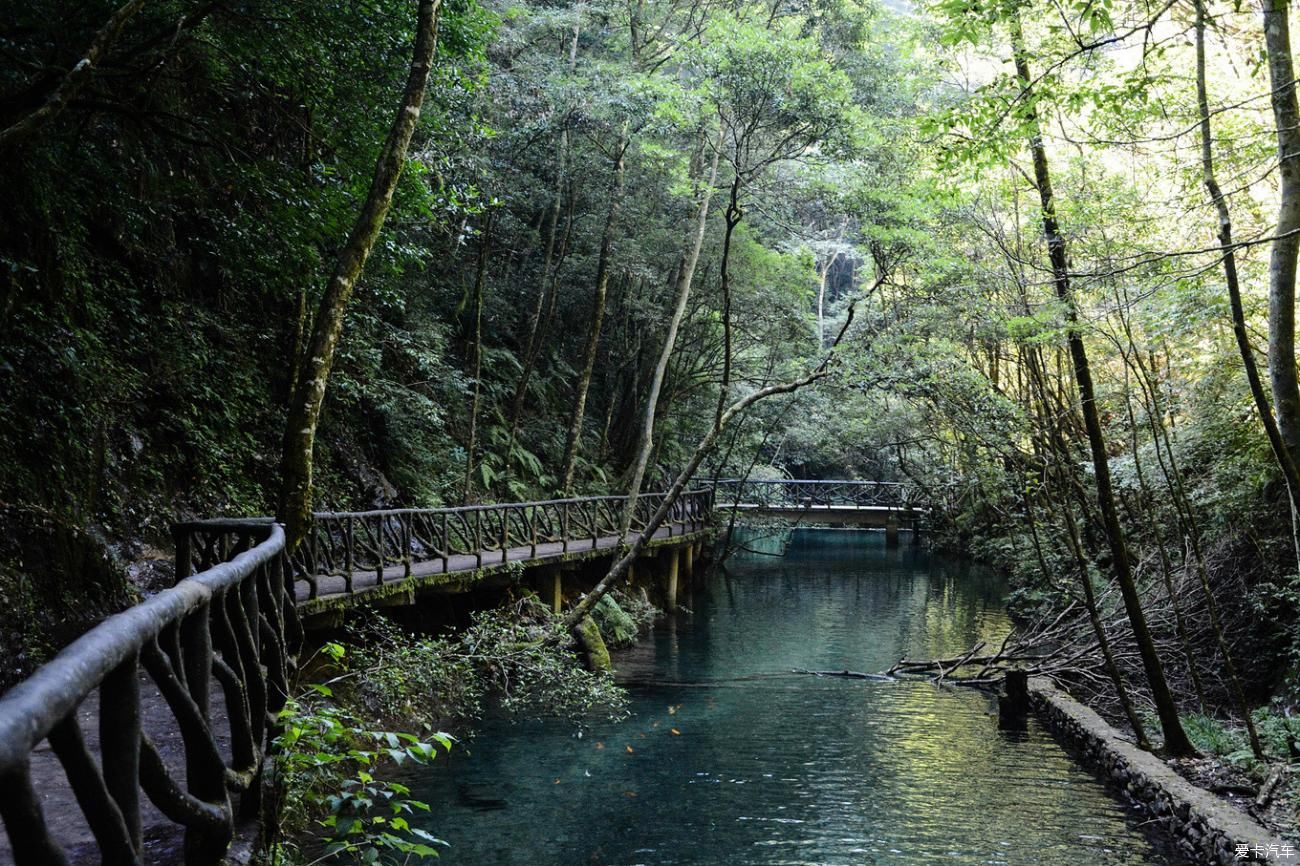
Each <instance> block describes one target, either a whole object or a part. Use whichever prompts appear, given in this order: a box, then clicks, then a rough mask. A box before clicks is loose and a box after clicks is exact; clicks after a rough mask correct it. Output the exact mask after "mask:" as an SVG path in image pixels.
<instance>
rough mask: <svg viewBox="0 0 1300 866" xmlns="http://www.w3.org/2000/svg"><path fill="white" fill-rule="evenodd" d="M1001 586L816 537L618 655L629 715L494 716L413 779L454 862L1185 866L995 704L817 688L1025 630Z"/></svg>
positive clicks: (842, 537)
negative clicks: (1000, 720) (533, 719)
mask: <svg viewBox="0 0 1300 866" xmlns="http://www.w3.org/2000/svg"><path fill="white" fill-rule="evenodd" d="M1004 594H1005V586H1004V585H1003V584H1002V582H1001V581H1000V580H998V579H997V578H996V577H994V576H993V575H991V574H989V573H988V572H986V571H983V570H981V569H977V568H971V567H966V566H963V565H962V564H961V563H958V562H954V561H952V560H947V559H943V558H940V557H931V556H929V555H927V554H926V553H925V552H924V551H920V550H916V549H912V548H908V547H906V546H904V547H902V548H895V549H887V548H886V547H885V545H884V543H883V536H882V535H881V534H879V533H866V532H861V531H847V532H846V531H832V530H800V531H798V532H796V534H795V536H794V538H793V540H792V543H791V544H790V545H789V547H788V549H787V550H786V552H785V555H784V556H757V555H746V556H743V557H740V558H737V559H736V560H734V562H733V565H732V567H731V568H730V573H729V574H726V575H718V576H715V577H714V578H712V579H711V580H710V582H708V583H707V584H706V585H705V586H703V587H701V588H699V589H697V590H696V592H695V593H694V595H693V596H692V597H687V598H684V599H683V603H684V604H685V605H686V606H687V607H690V608H692V610H693V613H691V614H685V615H681V616H678V617H677V618H676V619H675V621H670V622H669V623H666V624H665V625H664V626H662V627H661V628H659V629H657V630H656V631H655V633H654V635H653V636H652V638H651V639H648V640H646V641H645V642H643V643H642V644H641V645H640V646H638V647H637V648H635V649H634V650H631V651H628V652H626V653H623V654H622V655H621V656H620V657H619V658H618V659H617V660H616V663H617V664H618V667H619V671H620V677H621V678H623V679H624V680H625V681H626V682H627V683H628V685H629V688H630V690H631V692H632V699H633V700H632V704H633V706H632V709H633V713H634V715H633V717H632V718H631V719H629V720H628V721H626V722H623V723H619V724H612V723H602V724H597V725H595V726H594V727H592V728H590V729H589V730H587V731H586V732H584V734H583V735H582V736H581V737H578V736H575V732H574V729H573V727H572V726H570V725H566V724H562V723H558V722H556V723H529V724H521V725H511V724H509V723H506V722H491V723H488V724H487V725H485V726H484V728H483V730H482V732H481V734H480V735H479V736H478V737H477V739H475V740H474V741H473V742H472V743H470V744H468V745H467V746H466V747H463V748H459V749H457V750H455V751H454V752H453V755H452V758H451V760H450V761H449V762H448V763H447V764H446V765H444V766H442V767H439V768H436V769H432V770H426V771H425V773H426V774H425V775H422V776H420V777H418V778H416V779H415V780H414V787H415V793H416V795H418V796H420V797H422V798H424V799H427V800H428V801H429V802H430V803H431V804H432V806H433V812H432V816H431V817H430V819H429V824H428V829H430V830H431V831H433V832H435V833H437V834H438V835H440V836H441V837H442V838H444V839H446V840H447V841H448V842H450V843H451V847H450V848H449V849H448V850H446V851H445V853H444V854H443V858H442V861H441V862H443V863H447V864H485V863H493V864H564V866H568V864H586V863H598V864H634V863H643V864H846V866H847V864H855V866H856V864H888V866H896V864H929V863H945V864H957V866H962V864H1025V866H1028V864H1049V866H1050V864H1087V866H1091V864H1096V866H1111V864H1164V866H1168V864H1170V863H1173V862H1175V861H1171V860H1168V859H1166V858H1164V857H1163V856H1161V855H1160V854H1159V853H1157V852H1156V851H1155V850H1153V848H1152V845H1151V842H1150V841H1149V840H1148V839H1147V838H1146V837H1145V836H1144V835H1143V834H1142V833H1141V832H1140V831H1139V830H1138V829H1137V828H1136V827H1134V826H1133V825H1132V823H1131V822H1129V821H1128V820H1127V819H1126V815H1125V810H1124V807H1123V806H1122V805H1121V804H1120V803H1119V802H1117V801H1116V800H1114V799H1113V798H1111V797H1110V796H1109V795H1108V794H1107V793H1106V792H1105V790H1104V789H1103V788H1102V786H1101V785H1100V784H1098V783H1097V782H1096V781H1095V780H1094V779H1093V778H1092V776H1090V775H1089V774H1088V773H1086V772H1084V771H1082V770H1080V769H1078V768H1077V767H1075V766H1074V765H1073V764H1072V763H1071V762H1070V760H1069V759H1068V758H1067V756H1066V755H1065V754H1064V753H1063V752H1062V751H1061V749H1060V748H1059V747H1058V746H1057V745H1056V744H1055V742H1054V741H1053V740H1052V739H1051V738H1050V736H1048V735H1047V734H1046V733H1045V732H1044V731H1043V730H1042V729H1041V728H1039V727H1038V726H1037V725H1036V724H1033V723H1032V722H1031V725H1030V728H1029V730H1028V732H1026V733H1023V734H1018V735H1008V734H1005V733H1001V732H999V731H998V730H997V719H996V714H995V707H994V706H993V705H992V704H991V702H990V699H989V698H988V697H987V696H985V695H983V694H979V693H974V692H966V691H960V690H954V689H937V688H935V687H933V686H931V685H929V684H927V683H922V682H885V683H882V682H865V681H852V680H843V679H821V678H816V677H809V676H800V675H795V674H792V673H790V671H791V669H793V668H813V669H839V668H852V669H855V670H881V669H884V668H887V667H888V666H889V665H890V664H892V663H893V662H894V661H896V660H897V659H898V658H899V657H900V656H902V655H911V656H920V655H949V654H952V653H954V652H959V651H961V650H963V649H965V648H967V647H968V646H970V644H971V643H973V642H974V641H975V640H979V639H988V640H990V641H993V640H1000V639H1001V637H1002V636H1003V635H1004V634H1005V632H1006V630H1007V629H1008V628H1009V623H1008V620H1007V616H1006V613H1005V611H1004V608H1003V598H1004Z"/></svg>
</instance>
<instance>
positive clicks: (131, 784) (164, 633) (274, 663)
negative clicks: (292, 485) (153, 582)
mask: <svg viewBox="0 0 1300 866" xmlns="http://www.w3.org/2000/svg"><path fill="white" fill-rule="evenodd" d="M182 536H184V537H185V538H186V539H188V547H187V549H186V550H185V551H183V556H184V560H183V562H184V565H183V566H182V565H181V564H179V563H178V571H182V572H184V571H188V569H189V568H190V567H191V564H192V563H198V564H201V565H203V566H205V567H204V568H203V569H202V570H200V571H199V573H197V574H193V575H192V576H185V577H184V578H183V579H182V580H180V581H179V582H178V583H177V584H176V586H174V587H172V588H171V589H168V590H164V591H163V592H161V593H159V594H158V595H155V596H153V597H152V598H149V599H147V600H146V601H143V602H141V603H140V604H138V605H136V606H135V607H132V608H130V609H128V610H125V611H123V612H121V613H119V614H116V615H114V616H111V617H109V618H108V619H106V620H104V622H102V623H100V624H99V625H98V626H96V627H95V628H93V629H91V630H90V631H88V632H87V633H86V634H84V635H82V636H81V637H80V638H78V639H77V640H76V641H75V642H73V643H72V644H71V645H69V646H68V647H67V648H66V649H64V650H63V651H62V652H60V653H59V654H58V655H57V656H56V657H55V658H54V659H53V660H52V661H51V662H49V663H48V664H46V665H45V666H43V667H41V668H40V669H39V670H38V671H37V672H36V673H35V674H33V675H32V676H31V677H29V678H28V679H27V680H25V681H23V682H22V683H19V684H18V685H16V686H14V687H13V689H11V690H10V691H9V692H8V693H7V694H6V695H5V696H4V697H3V698H0V817H3V819H4V824H5V830H6V831H7V833H8V836H9V841H10V845H11V846H12V852H13V856H14V861H15V863H16V864H18V866H62V864H65V863H66V862H67V857H66V853H65V852H64V851H63V849H62V847H61V846H60V845H59V843H58V842H57V841H55V839H54V838H53V834H52V833H51V831H50V828H49V826H48V825H47V822H46V819H45V815H44V814H43V812H42V809H41V796H40V794H39V793H38V791H37V789H36V787H35V786H34V784H33V777H32V772H31V763H32V757H33V750H35V749H36V747H37V745H38V744H39V743H40V742H41V741H42V740H46V739H48V741H49V744H50V747H51V750H52V751H53V754H54V756H55V757H56V758H57V761H58V764H59V765H61V767H62V770H63V772H64V773H65V774H66V776H67V780H68V784H69V785H70V786H71V788H72V792H73V794H74V795H75V797H76V802H77V804H78V805H79V806H80V809H81V811H82V813H83V815H84V818H85V823H86V825H87V826H88V827H89V829H90V831H91V833H92V834H93V836H94V840H95V842H96V843H97V845H98V847H99V850H100V852H101V854H102V861H103V862H104V863H105V864H136V863H141V862H144V861H145V860H146V859H147V857H146V855H145V852H144V849H143V847H142V846H143V839H142V828H141V796H140V795H141V792H143V793H144V795H145V797H147V798H148V799H149V800H150V801H151V802H152V803H153V804H154V805H155V806H156V807H157V809H158V811H160V812H161V813H162V814H163V815H164V816H165V817H166V818H167V819H168V820H170V821H172V822H174V823H175V824H178V825H180V826H181V827H183V828H184V832H185V845H184V858H185V863H186V864H187V866H215V864H217V863H220V862H221V861H222V859H223V858H224V856H225V851H226V848H227V845H228V844H229V842H230V840H231V838H232V837H233V834H234V827H235V821H236V819H237V817H240V816H252V815H254V814H255V813H256V811H257V809H258V791H259V789H260V779H259V773H260V770H261V766H262V756H263V754H264V753H265V750H266V747H267V744H268V740H269V737H270V736H271V730H272V725H273V722H272V721H271V720H272V719H273V718H274V716H275V714H276V713H277V712H278V711H279V710H280V708H281V707H282V706H283V705H284V702H285V699H286V695H287V690H288V684H289V680H290V676H291V671H292V669H293V665H294V664H295V656H296V653H297V648H298V645H299V642H300V640H301V636H302V632H301V628H300V626H299V623H298V615H297V608H296V606H295V603H294V598H293V594H292V590H291V587H290V586H289V585H288V582H287V581H286V580H285V570H286V569H285V561H284V556H283V552H284V533H283V531H282V530H281V529H280V527H279V526H277V525H274V524H272V523H270V522H269V521H238V520H235V521H203V522H201V523H194V524H186V525H182V526H181V527H179V532H178V537H182ZM213 677H215V678H216V680H217V683H218V684H219V685H220V687H221V695H222V698H223V699H224V702H225V711H224V713H221V714H220V716H221V718H224V719H225V720H227V721H228V723H229V724H228V732H229V746H228V749H229V753H230V755H231V758H230V760H229V761H227V759H226V758H225V757H224V756H223V752H224V751H225V750H226V749H225V747H223V745H222V742H221V741H220V739H219V735H218V734H217V733H216V731H215V730H214V729H215V728H218V727H219V726H218V725H214V724H213V717H212V715H211V713H210V703H211V699H212V691H213V690H212V685H211V683H212V679H213ZM150 690H152V691H154V692H156V695H157V696H160V697H161V700H160V701H154V700H152V699H153V698H154V697H155V696H154V695H148V694H145V693H146V692H147V691H150ZM92 696H97V698H98V712H97V713H96V714H93V715H95V716H96V717H97V719H98V735H99V747H98V749H92V748H90V747H89V746H88V745H87V742H86V737H85V732H84V731H83V729H82V725H81V722H80V720H79V718H78V709H79V708H80V707H81V706H82V703H83V701H86V700H87V698H91V697H92ZM145 703H148V704H149V705H150V706H153V705H154V704H158V705H161V706H165V707H166V708H167V711H168V712H169V713H170V719H168V720H167V721H166V722H165V725H166V727H167V728H168V729H169V730H168V733H169V734H170V733H171V732H172V731H175V732H179V734H180V740H181V746H182V750H183V755H184V757H183V764H184V767H183V772H181V773H179V774H174V772H173V770H172V769H171V768H169V766H168V761H167V759H166V756H165V755H164V754H163V751H164V750H160V746H159V745H158V744H157V743H155V742H154V740H153V739H152V738H151V737H150V735H149V733H148V732H147V731H146V730H145V725H144V724H143V723H142V706H143V705H144V704H145ZM154 724H157V720H156V719H155V720H151V724H150V727H152V726H153V725H154ZM96 753H97V755H98V756H97V755H96ZM174 757H175V756H174ZM176 762H177V761H175V760H173V761H172V763H176ZM48 769H51V770H52V769H53V768H48ZM39 781H40V783H41V785H42V786H45V785H50V784H52V783H53V779H52V778H45V777H42V778H41V779H40V780H39ZM45 793H48V790H47V791H46V792H45Z"/></svg>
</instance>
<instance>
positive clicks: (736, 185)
mask: <svg viewBox="0 0 1300 866" xmlns="http://www.w3.org/2000/svg"><path fill="white" fill-rule="evenodd" d="M743 217H744V213H743V212H742V211H741V209H740V170H739V168H738V167H737V169H736V176H735V177H734V178H732V181H731V194H730V196H729V198H728V199H727V212H726V213H725V214H724V215H723V221H724V222H725V224H726V228H725V230H724V231H723V235H722V261H721V263H720V264H719V265H718V274H719V280H720V282H721V287H722V384H721V386H720V387H719V388H718V409H717V412H716V413H715V414H714V421H715V422H716V421H718V420H720V419H721V418H722V410H723V409H724V407H726V405H727V398H728V396H730V393H731V268H730V263H731V236H732V235H733V234H734V233H735V231H736V226H738V225H740V220H741V219H742V218H743Z"/></svg>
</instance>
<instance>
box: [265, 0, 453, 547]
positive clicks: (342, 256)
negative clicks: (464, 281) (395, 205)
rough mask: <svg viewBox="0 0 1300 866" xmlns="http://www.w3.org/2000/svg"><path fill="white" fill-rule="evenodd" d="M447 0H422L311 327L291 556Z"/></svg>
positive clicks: (297, 415)
mask: <svg viewBox="0 0 1300 866" xmlns="http://www.w3.org/2000/svg"><path fill="white" fill-rule="evenodd" d="M441 6H442V4H441V0H420V8H419V12H418V23H417V26H416V36H415V49H414V52H413V55H412V58H411V70H410V74H409V76H408V77H407V80H406V89H405V90H404V91H403V93H402V101H401V103H400V104H399V105H398V109H397V114H396V116H395V117H394V118H393V125H392V128H391V129H390V130H389V132H388V139H387V140H386V141H385V142H384V147H383V150H382V151H381V152H380V155H379V160H378V162H377V163H376V164H375V176H374V179H373V180H372V181H371V183H370V193H369V195H367V196H366V201H365V204H364V205H362V208H361V213H360V214H358V216H357V221H356V224H355V225H353V227H352V232H351V234H350V235H349V236H348V240H347V243H346V244H344V246H343V249H342V250H340V251H339V255H338V260H337V261H336V263H335V266H334V275H333V276H332V277H331V278H330V281H329V284H328V285H327V286H326V287H325V293H324V294H323V295H322V296H321V299H320V306H319V307H318V308H317V312H316V316H315V319H314V320H313V322H312V333H311V339H310V342H309V343H308V346H307V352H306V354H305V355H304V357H303V359H302V369H301V370H300V371H299V373H298V376H297V380H296V385H295V387H294V390H293V394H292V395H291V396H290V399H289V412H288V418H287V419H286V422H285V433H284V452H283V455H282V457H281V464H280V497H279V499H280V501H279V507H278V508H277V515H278V519H279V520H280V522H281V523H283V524H284V526H285V542H286V546H287V547H288V549H289V550H290V551H293V550H294V549H296V548H297V546H298V545H299V543H301V542H302V539H303V537H304V536H305V535H306V533H307V527H308V525H309V524H310V522H311V507H312V506H311V499H312V451H313V449H314V447H315V444H316V426H317V424H318V423H319V422H320V412H321V407H322V405H324V402H325V386H326V383H327V382H328V381H329V374H330V368H331V367H332V366H333V364H334V351H335V349H336V348H337V346H338V341H339V335H340V334H341V333H342V332H343V316H344V314H345V313H346V312H347V307H348V300H349V299H350V298H351V297H352V290H353V289H354V288H355V287H356V284H357V278H358V277H359V276H360V275H361V269H362V268H363V267H364V266H365V263H366V259H367V258H368V257H369V256H370V251H371V250H372V249H374V246H375V240H376V239H377V238H378V237H379V230H380V229H381V228H382V227H383V225H384V218H385V217H386V216H387V215H388V209H389V207H390V206H391V205H392V202H393V192H394V191H395V190H396V189H397V181H398V178H399V177H400V176H401V173H402V167H403V165H404V164H405V163H406V152H407V149H408V148H409V147H410V144H411V136H412V135H413V134H414V133H415V126H416V123H417V122H418V121H419V119H420V107H421V106H422V105H423V103H424V92H425V88H426V87H427V85H428V82H429V70H430V69H432V67H433V56H434V52H435V50H436V47H437V39H438V13H439V11H440V10H441Z"/></svg>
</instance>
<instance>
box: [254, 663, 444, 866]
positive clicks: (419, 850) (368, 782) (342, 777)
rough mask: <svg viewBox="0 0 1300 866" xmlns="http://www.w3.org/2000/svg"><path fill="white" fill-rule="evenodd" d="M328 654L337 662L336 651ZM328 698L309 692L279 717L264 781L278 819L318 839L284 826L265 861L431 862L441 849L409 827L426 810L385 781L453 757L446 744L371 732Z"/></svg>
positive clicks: (277, 864)
mask: <svg viewBox="0 0 1300 866" xmlns="http://www.w3.org/2000/svg"><path fill="white" fill-rule="evenodd" d="M333 650H334V652H333V655H334V657H335V659H336V660H339V659H341V658H343V649H342V647H338V646H335V647H334V648H333ZM332 697H333V693H332V691H331V690H330V689H329V688H328V687H327V686H322V685H316V686H312V687H311V688H310V689H309V691H308V692H307V694H306V695H304V696H303V697H301V698H299V699H297V700H292V701H290V702H289V703H288V704H287V705H286V706H285V708H284V709H283V710H281V712H280V716H279V723H280V734H279V736H277V737H276V740H275V743H274V759H273V763H272V776H271V781H270V784H271V785H272V786H273V787H275V788H276V789H278V790H279V791H280V792H281V793H282V796H283V802H281V803H280V804H279V806H280V809H279V811H278V814H279V815H280V816H281V817H282V819H283V820H288V821H291V822H293V821H297V822H298V823H299V824H301V823H303V822H304V821H307V820H309V821H311V822H313V823H314V824H315V825H316V826H318V827H319V828H320V829H321V832H322V834H323V835H321V837H320V838H319V839H314V840H313V841H311V842H306V841H303V839H302V837H301V836H300V835H297V834H295V833H294V832H293V831H295V830H296V831H299V832H300V833H301V832H302V831H304V830H305V828H304V827H302V826H292V825H290V826H282V827H281V828H280V832H279V833H278V834H277V841H275V843H274V844H273V845H272V846H271V848H270V850H269V851H267V852H266V854H265V855H264V856H265V858H266V861H267V862H268V863H269V864H273V866H281V864H285V866H289V864H296V863H302V862H306V860H307V858H308V857H309V856H310V857H313V858H314V859H313V860H312V862H318V861H319V860H321V859H325V860H328V862H331V863H342V862H352V863H362V864H379V863H388V864H405V863H410V862H412V861H413V860H414V861H416V862H419V861H423V860H425V859H427V858H432V857H437V856H438V850H437V848H436V847H434V846H437V845H445V844H446V843H444V842H442V841H441V840H439V839H438V838H436V837H435V836H433V835H432V834H430V833H429V832H427V831H426V830H423V829H421V828H420V827H418V826H412V825H411V822H410V819H411V816H413V815H414V814H415V813H416V812H426V813H427V812H429V806H428V804H427V803H423V802H421V801H419V800H414V799H411V798H410V797H409V794H410V793H411V792H410V789H409V788H407V787H406V786H405V785H402V784H400V783H398V782H396V781H392V780H389V779H385V778H383V775H384V774H385V772H387V771H388V770H389V768H390V767H391V766H401V765H403V764H407V763H413V764H427V763H429V762H430V761H432V760H433V759H434V757H435V756H436V755H437V752H438V748H439V747H441V748H442V749H443V750H444V751H449V750H450V749H451V745H452V739H451V737H449V736H448V735H446V734H442V733H431V734H429V735H428V736H427V738H421V737H416V736H414V735H412V734H408V733H395V732H392V731H376V730H371V729H369V728H368V727H367V726H365V725H362V724H361V723H359V722H358V721H357V720H356V719H355V718H354V717H353V716H352V715H351V714H350V713H349V712H347V711H346V710H345V709H343V708H342V707H340V706H338V705H336V704H335V703H333V701H332ZM317 849H320V855H319V856H316V853H317Z"/></svg>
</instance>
